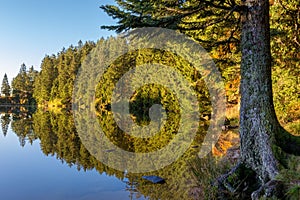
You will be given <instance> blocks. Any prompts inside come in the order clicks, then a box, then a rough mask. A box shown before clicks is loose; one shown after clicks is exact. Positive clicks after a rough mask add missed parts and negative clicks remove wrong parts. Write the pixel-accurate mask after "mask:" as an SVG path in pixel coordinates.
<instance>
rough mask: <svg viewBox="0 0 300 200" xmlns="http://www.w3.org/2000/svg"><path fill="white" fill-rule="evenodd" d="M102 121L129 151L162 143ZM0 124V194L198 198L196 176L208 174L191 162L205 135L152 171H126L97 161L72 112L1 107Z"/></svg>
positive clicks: (11, 198) (7, 196)
mask: <svg viewBox="0 0 300 200" xmlns="http://www.w3.org/2000/svg"><path fill="white" fill-rule="evenodd" d="M99 123H100V124H101V122H99ZM106 126H108V127H106V128H107V129H109V130H112V132H111V133H107V134H108V137H110V136H112V135H113V136H114V137H111V138H112V140H114V141H115V142H116V144H117V145H118V146H120V147H122V148H124V149H127V150H128V151H133V147H134V150H135V151H140V152H142V151H151V150H153V149H156V148H158V147H160V146H163V145H164V143H166V141H161V143H163V144H157V143H159V142H157V141H156V142H155V141H153V142H152V143H150V142H148V143H147V146H149V148H148V147H147V148H145V144H146V143H145V144H143V143H140V141H139V143H138V144H137V143H136V142H135V141H133V140H126V138H124V136H122V135H120V134H119V133H118V131H119V130H116V129H115V127H114V126H115V124H106ZM1 127H2V129H1V131H0V160H1V166H0V169H1V170H0V199H7V200H8V199H9V200H14V199H16V200H19V199H31V200H35V199H36V200H47V199H49V200H50V199H56V200H59V199H72V200H75V199H78V200H83V199H87V200H93V199H109V200H110V199H112V200H114V199H116V200H119V199H120V200H121V199H196V196H197V195H198V196H199V195H201V193H202V191H199V185H201V183H200V182H199V179H200V180H201V179H203V182H205V181H207V180H206V179H207V178H208V177H207V176H209V175H208V174H207V170H208V169H205V170H204V173H203V174H202V175H203V177H202V178H201V177H200V178H199V177H197V178H196V177H195V175H194V173H193V171H192V167H191V164H190V163H192V161H193V159H195V157H196V156H197V152H198V151H199V149H198V145H199V144H200V143H201V141H202V140H203V138H202V137H201V136H199V135H197V136H196V137H195V140H194V142H193V144H192V146H191V147H190V148H189V149H188V150H187V151H186V152H185V153H184V154H183V155H182V156H181V157H180V158H179V159H178V160H176V161H175V162H173V163H172V164H170V165H168V166H166V167H164V168H162V169H159V170H156V171H152V172H143V173H127V172H123V171H119V170H116V169H114V168H111V167H109V166H107V165H105V164H103V163H101V162H100V161H99V160H98V159H97V158H95V157H94V156H93V155H92V154H91V153H90V152H89V150H88V149H87V148H86V147H85V146H84V145H83V143H82V142H81V139H80V137H79V136H78V134H77V131H76V127H75V125H74V119H73V115H72V113H70V112H58V113H55V112H44V111H42V110H38V111H36V112H35V113H30V112H28V111H18V112H10V113H2V114H1ZM203 127H205V126H203ZM159 140H162V139H161V138H160V139H159ZM112 153H113V152H112ZM141 162H143V161H141ZM203 162H204V161H203ZM206 165H207V164H205V163H203V166H206ZM209 169H210V170H214V168H213V167H211V166H210V167H209ZM145 175H154V176H159V177H162V178H164V179H165V183H163V184H153V183H151V182H149V181H146V180H144V179H143V178H142V176H145ZM200 176H201V174H200ZM205 176H206V177H205ZM202 187H204V186H202ZM200 188H201V187H200ZM197 198H198V197H197Z"/></svg>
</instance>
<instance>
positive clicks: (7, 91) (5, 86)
mask: <svg viewBox="0 0 300 200" xmlns="http://www.w3.org/2000/svg"><path fill="white" fill-rule="evenodd" d="M1 93H2V94H3V95H5V96H6V97H8V96H10V85H9V82H8V78H7V75H6V74H4V77H3V80H2V85H1Z"/></svg>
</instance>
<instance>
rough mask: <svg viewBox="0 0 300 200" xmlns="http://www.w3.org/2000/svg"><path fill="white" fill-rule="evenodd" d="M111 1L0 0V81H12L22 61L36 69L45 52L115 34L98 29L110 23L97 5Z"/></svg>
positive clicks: (108, 18)
mask: <svg viewBox="0 0 300 200" xmlns="http://www.w3.org/2000/svg"><path fill="white" fill-rule="evenodd" d="M112 3H113V0H76V1H74V0H51V1H50V0H0V69H1V70H0V84H1V82H2V78H3V76H4V73H7V75H8V78H9V79H10V80H11V79H12V78H13V77H14V76H16V75H17V73H18V71H19V68H20V66H21V64H22V63H25V64H26V66H27V67H30V66H31V65H33V66H34V67H35V68H36V69H39V67H40V63H41V60H42V59H43V57H44V56H45V55H46V54H49V55H51V54H56V53H57V52H59V51H60V50H61V49H62V48H63V47H68V46H70V45H71V44H73V45H77V42H78V41H79V40H82V41H83V42H84V41H87V40H92V41H97V40H98V39H99V38H101V37H102V36H103V37H107V36H109V35H114V34H115V33H114V32H108V31H106V30H101V29H100V26H101V25H104V24H106V25H109V24H113V23H114V21H113V20H112V19H111V18H110V17H108V16H107V15H106V14H105V13H104V12H103V11H102V10H101V9H100V8H99V6H100V5H102V4H112Z"/></svg>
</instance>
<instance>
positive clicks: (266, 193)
mask: <svg viewBox="0 0 300 200" xmlns="http://www.w3.org/2000/svg"><path fill="white" fill-rule="evenodd" d="M281 191H283V184H282V183H281V182H280V181H276V180H270V181H269V182H267V183H266V184H264V185H262V186H261V187H260V188H259V189H258V190H256V191H254V192H253V193H252V194H251V199H252V200H258V199H260V198H261V197H265V198H268V197H281V196H283V194H281V193H280V192H281Z"/></svg>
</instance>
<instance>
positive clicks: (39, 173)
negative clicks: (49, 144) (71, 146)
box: [0, 130, 129, 200]
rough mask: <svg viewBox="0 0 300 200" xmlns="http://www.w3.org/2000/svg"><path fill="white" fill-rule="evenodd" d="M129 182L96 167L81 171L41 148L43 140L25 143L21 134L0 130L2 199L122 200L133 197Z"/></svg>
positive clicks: (0, 187) (0, 184)
mask: <svg viewBox="0 0 300 200" xmlns="http://www.w3.org/2000/svg"><path fill="white" fill-rule="evenodd" d="M125 188H126V184H125V183H123V182H122V181H120V180H118V179H117V178H115V177H109V176H106V175H104V174H102V175H99V173H98V172H97V171H96V170H93V171H87V172H84V171H83V170H82V171H79V172H78V171H77V169H76V166H74V167H71V168H70V167H69V166H68V165H67V164H66V163H65V164H62V162H61V161H60V160H57V159H56V158H55V156H54V157H52V156H48V157H47V156H45V155H44V154H43V153H42V152H41V151H40V146H39V141H38V140H37V141H35V142H34V143H33V145H32V146H31V145H30V144H26V145H25V147H23V148H22V147H21V146H20V144H19V140H18V138H17V136H16V135H15V134H14V133H13V132H12V131H11V130H9V131H8V134H7V136H6V137H4V136H3V134H2V130H0V199H5V200H22V199H25V200H27V199H30V200H54V199H55V200H59V199H64V200H65V199H70V200H76V199H78V200H83V199H86V200H93V199H97V200H99V199H103V200H106V199H108V200H115V199H116V200H119V199H120V200H121V199H129V192H128V191H125Z"/></svg>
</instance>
